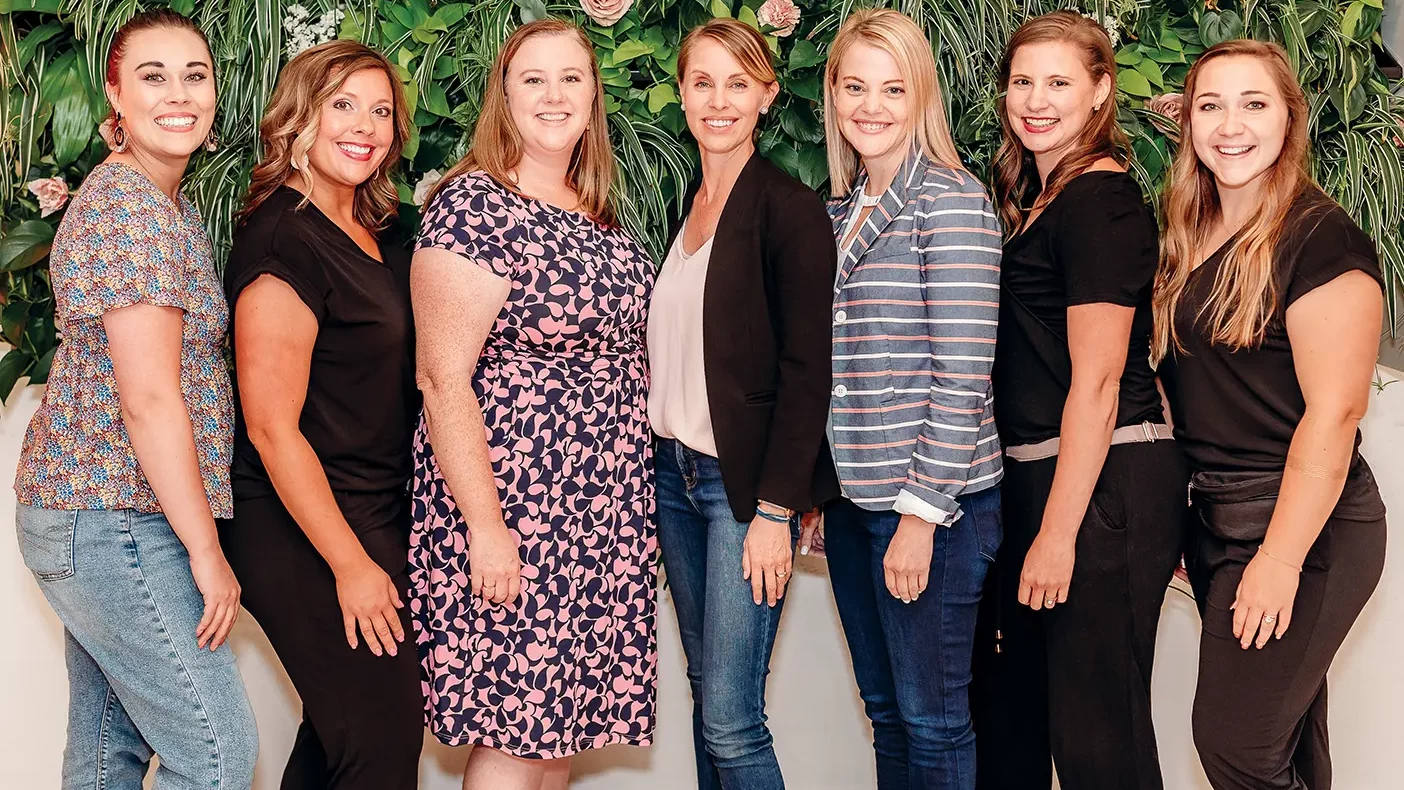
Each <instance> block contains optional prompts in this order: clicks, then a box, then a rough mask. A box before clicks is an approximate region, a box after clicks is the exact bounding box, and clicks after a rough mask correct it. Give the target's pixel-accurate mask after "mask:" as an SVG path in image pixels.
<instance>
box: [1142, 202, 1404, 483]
mask: <svg viewBox="0 0 1404 790" xmlns="http://www.w3.org/2000/svg"><path fill="white" fill-rule="evenodd" d="M1289 216H1290V217H1292V218H1293V219H1292V220H1291V224H1290V225H1289V226H1288V228H1287V229H1286V232H1285V233H1284V234H1283V236H1282V239H1281V241H1280V242H1279V243H1278V248H1277V261H1276V271H1275V273H1274V277H1275V278H1276V281H1275V282H1276V288H1277V293H1278V294H1279V297H1278V304H1277V309H1276V310H1275V311H1274V312H1273V315H1272V317H1271V319H1270V320H1269V321H1268V324H1267V330H1266V333H1265V335H1264V337H1263V341H1262V344H1261V345H1259V346H1258V347H1256V348H1246V349H1240V350H1238V351H1233V350H1231V349H1229V348H1228V347H1227V346H1224V345H1220V344H1215V343H1213V342H1211V340H1210V329H1209V323H1208V321H1209V319H1208V317H1207V316H1200V313H1201V311H1202V309H1203V307H1204V304H1205V302H1206V301H1207V300H1208V297H1209V293H1210V291H1212V290H1213V287H1214V280H1215V277H1216V276H1217V275H1218V272H1219V267H1220V266H1221V265H1222V263H1223V259H1224V255H1225V253H1226V252H1227V251H1228V247H1229V244H1227V243H1226V244H1225V245H1224V246H1223V247H1221V248H1220V249H1219V250H1218V251H1217V252H1215V253H1214V254H1213V255H1211V256H1209V258H1208V259H1206V260H1205V261H1204V263H1203V264H1201V265H1200V267H1199V268H1198V269H1196V270H1195V271H1194V273H1193V274H1191V275H1190V280H1189V283H1188V285H1187V286H1186V289H1185V293H1184V295H1183V296H1182V297H1181V298H1180V302H1179V304H1178V305H1177V306H1176V310H1175V329H1176V332H1177V333H1178V335H1179V341H1180V344H1181V345H1182V346H1183V349H1180V350H1172V353H1171V354H1170V356H1168V357H1167V358H1166V360H1165V362H1164V363H1163V364H1162V365H1161V375H1162V378H1163V379H1164V381H1165V390H1166V396H1167V397H1168V399H1169V401H1170V409H1171V412H1172V413H1173V416H1174V418H1175V437H1176V439H1177V440H1178V441H1179V443H1180V446H1181V447H1182V448H1183V449H1184V451H1185V455H1186V457H1187V458H1188V460H1189V462H1190V465H1191V467H1192V468H1193V469H1195V470H1196V471H1212V472H1221V471H1281V470H1282V468H1283V466H1284V465H1285V464H1286V463H1287V449H1288V447H1289V446H1290V445H1291V443H1292V435H1293V434H1294V433H1295V432H1296V430H1297V423H1299V422H1301V419H1302V415H1303V414H1304V413H1305V412H1306V401H1305V400H1304V398H1303V396H1302V389H1301V385H1300V384H1298V382H1297V371H1296V365H1295V364H1294V362H1293V359H1292V344H1291V341H1290V340H1289V339H1288V336H1287V324H1286V313H1287V308H1289V307H1291V306H1292V305H1293V304H1294V303H1295V302H1296V301H1297V300H1298V299H1300V298H1302V297H1303V296H1305V295H1306V294H1308V293H1310V292H1311V291H1312V290H1314V289H1316V288H1319V287H1321V286H1322V285H1325V284H1326V283H1329V282H1331V281H1332V280H1334V279H1336V278H1337V277H1339V276H1341V275H1342V274H1345V273H1346V272H1350V271H1362V272H1365V273H1366V274H1368V275H1370V276H1371V277H1372V278H1374V279H1375V280H1376V281H1377V282H1381V283H1383V280H1382V279H1381V275H1380V264H1379V259H1378V257H1377V256H1376V253H1375V245H1374V243H1373V242H1372V241H1371V240H1370V237H1369V236H1368V235H1366V234H1365V232H1364V231H1362V230H1361V229H1360V228H1359V226H1357V225H1356V224H1355V222H1354V221H1353V220H1351V218H1350V216H1349V215H1347V214H1346V213H1345V211H1344V210H1343V209H1342V208H1341V207H1340V206H1339V205H1337V204H1336V202H1335V201H1333V200H1331V198H1329V197H1328V196H1326V195H1325V194H1324V193H1322V192H1321V191H1320V190H1318V189H1316V188H1314V187H1313V188H1311V189H1310V190H1309V191H1308V192H1307V193H1306V194H1304V195H1303V196H1302V197H1299V198H1298V199H1297V201H1296V203H1295V204H1294V205H1293V207H1292V209H1291V213H1290V214H1289ZM1355 441H1356V446H1357V447H1359V444H1360V436H1359V433H1358V432H1357V434H1356V440H1355Z"/></svg>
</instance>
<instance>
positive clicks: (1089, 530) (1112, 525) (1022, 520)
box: [970, 441, 1189, 790]
mask: <svg viewBox="0 0 1404 790" xmlns="http://www.w3.org/2000/svg"><path fill="white" fill-rule="evenodd" d="M1055 465H1056V459H1053V458H1049V459H1045V460H1041V461H1031V462H1027V463H1024V462H1019V461H1008V462H1006V464H1005V467H1004V482H1003V484H1002V485H1003V488H1004V544H1003V546H1001V547H1000V551H999V555H998V557H997V558H996V561H995V568H994V573H992V574H991V575H990V578H989V580H988V581H987V583H986V585H985V594H984V598H983V599H982V600H981V603H980V608H981V610H980V621H979V624H978V626H977V628H976V639H975V660H974V682H973V684H972V685H971V694H970V703H971V709H972V713H973V717H974V723H975V736H976V738H975V745H976V752H977V761H978V762H977V769H976V784H977V786H978V787H979V788H980V790H1044V788H1048V787H1049V786H1051V784H1052V781H1053V779H1052V764H1054V763H1055V764H1056V766H1057V771H1058V781H1059V784H1060V785H1061V786H1062V788H1063V790H1159V788H1161V787H1162V783H1161V777H1160V762H1159V757H1158V754H1157V752H1156V745H1155V732H1154V729H1153V725H1152V723H1151V709H1150V690H1151V665H1152V663H1153V661H1154V658H1155V634H1156V629H1157V627H1158V626H1159V623H1160V607H1161V603H1162V602H1163V601H1164V599H1165V588H1166V585H1168V584H1169V583H1170V577H1171V575H1172V574H1174V572H1175V566H1176V564H1177V563H1178V562H1179V558H1180V551H1181V547H1182V544H1183V540H1182V535H1183V525H1184V519H1185V510H1186V496H1185V492H1186V483H1187V481H1188V476H1189V475H1188V471H1187V470H1186V468H1185V464H1184V459H1183V458H1182V457H1181V455H1180V450H1179V448H1178V447H1177V446H1176V445H1175V444H1174V443H1173V442H1168V441H1165V442H1156V443H1154V444H1150V443H1139V444H1126V445H1116V446H1113V447H1112V448H1111V450H1110V451H1109V452H1108V454H1107V460H1106V463H1105V464H1104V465H1103V467H1102V474H1101V477H1100V478H1099V479H1098V481H1097V487H1096V489H1095V490H1094V492H1093V494H1092V501H1091V504H1089V506H1088V508H1087V515H1086V517H1085V518H1084V519H1083V521H1082V526H1081V528H1080V529H1079V530H1078V534H1077V559H1076V563H1075V565H1074V567H1073V576H1072V584H1071V586H1070V587H1069V589H1068V600H1067V602H1066V603H1062V604H1059V605H1058V606H1057V607H1056V608H1054V609H1052V610H1043V611H1038V612H1035V611H1033V610H1032V609H1030V608H1028V607H1027V606H1022V605H1020V604H1019V601H1018V594H1019V574H1020V572H1021V571H1022V569H1023V564H1024V556H1025V555H1026V554H1027V553H1028V550H1029V546H1030V545H1031V544H1032V543H1033V539H1034V537H1035V536H1036V535H1037V534H1038V530H1039V527H1040V525H1041V524H1042V521H1043V510H1044V506H1045V505H1046V504H1047V502H1048V493H1049V491H1050V490H1051V489H1052V486H1053V471H1054V468H1055ZM1050 758H1051V760H1050Z"/></svg>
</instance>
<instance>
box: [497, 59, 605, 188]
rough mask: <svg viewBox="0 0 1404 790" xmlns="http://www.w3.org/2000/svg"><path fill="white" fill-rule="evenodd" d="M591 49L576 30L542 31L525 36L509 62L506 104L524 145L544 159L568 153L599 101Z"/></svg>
mask: <svg viewBox="0 0 1404 790" xmlns="http://www.w3.org/2000/svg"><path fill="white" fill-rule="evenodd" d="M595 91H596V86H595V81H594V76H593V69H592V68H591V66H590V53H588V52H586V51H585V50H584V48H582V47H581V46H580V43H579V42H578V41H576V40H575V38H574V37H573V36H568V35H565V34H542V35H536V36H532V37H531V38H528V39H527V40H526V41H524V42H522V46H521V48H520V49H518V50H517V52H516V54H515V55H513V57H512V61H511V62H510V63H508V64H507V78H506V92H507V109H508V111H509V112H510V113H511V115H512V122H513V123H514V124H515V125H516V127H517V132H518V133H519V134H520V135H521V137H522V146H523V148H524V149H525V150H526V153H527V154H529V155H531V156H532V158H534V159H538V160H541V161H549V160H552V159H559V158H561V157H562V156H564V157H565V158H567V159H568V158H569V157H570V155H571V153H572V152H573V151H574V150H575V145H576V143H578V142H580V136H581V135H583V134H584V133H585V127H586V126H587V125H588V124H589V123H590V112H591V110H592V109H593V108H594V105H595Z"/></svg>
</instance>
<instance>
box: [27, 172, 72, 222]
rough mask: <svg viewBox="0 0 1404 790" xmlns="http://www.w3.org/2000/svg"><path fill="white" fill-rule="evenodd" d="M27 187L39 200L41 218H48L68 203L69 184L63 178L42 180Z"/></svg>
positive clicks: (32, 182)
mask: <svg viewBox="0 0 1404 790" xmlns="http://www.w3.org/2000/svg"><path fill="white" fill-rule="evenodd" d="M25 186H27V187H29V191H30V192H33V193H34V196H35V197H37V198H39V216H41V217H47V216H49V215H50V214H52V213H54V212H55V211H58V210H59V209H61V208H63V204H65V203H67V202H68V182H67V181H64V180H63V176H54V177H53V178H41V179H39V180H37V181H30V182H29V183H28V184H26V185H25Z"/></svg>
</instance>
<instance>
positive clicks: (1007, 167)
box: [994, 11, 1130, 236]
mask: <svg viewBox="0 0 1404 790" xmlns="http://www.w3.org/2000/svg"><path fill="white" fill-rule="evenodd" d="M1045 42H1058V43H1063V44H1070V45H1072V46H1073V47H1074V48H1076V49H1077V51H1078V53H1079V54H1081V55H1082V63H1083V65H1084V66H1085V67H1086V68H1087V71H1088V73H1089V74H1091V75H1092V81H1093V82H1094V83H1096V82H1100V81H1101V80H1102V77H1103V76H1105V77H1107V79H1109V80H1110V81H1111V86H1112V87H1111V92H1110V93H1108V94H1107V99H1106V101H1104V102H1102V106H1101V107H1099V108H1097V109H1096V110H1094V111H1093V113H1092V117H1091V118H1089V119H1087V124H1086V125H1085V126H1083V127H1082V130H1081V131H1080V132H1079V133H1078V136H1077V140H1076V142H1075V144H1074V146H1073V148H1072V150H1071V151H1069V152H1068V153H1067V155H1066V156H1064V157H1063V158H1062V159H1061V160H1059V161H1058V164H1057V165H1056V166H1055V167H1054V168H1053V171H1052V172H1050V173H1049V174H1048V183H1047V184H1045V185H1044V187H1043V191H1042V192H1040V193H1039V196H1038V199H1037V200H1036V201H1035V202H1034V204H1033V206H1032V207H1031V211H1032V210H1037V209H1040V208H1043V207H1044V206H1046V205H1048V203H1049V202H1050V201H1052V200H1053V198H1055V197H1057V196H1058V193H1059V192H1061V191H1062V190H1063V187H1064V186H1065V185H1066V184H1067V183H1068V182H1069V181H1071V180H1072V179H1073V178H1075V177H1077V176H1079V175H1081V174H1082V172H1083V171H1084V170H1086V169H1087V168H1089V167H1091V166H1092V164H1093V163H1095V162H1096V161H1097V160H1098V159H1102V158H1105V157H1110V158H1112V159H1115V160H1116V161H1118V162H1122V163H1124V162H1125V161H1126V159H1127V152H1128V151H1129V149H1130V144H1129V143H1128V142H1127V139H1126V134H1125V132H1123V131H1121V127H1119V126H1117V125H1116V53H1115V51H1113V50H1112V45H1111V39H1109V38H1107V31H1106V30H1104V29H1102V26H1101V25H1099V24H1097V23H1096V22H1093V21H1092V20H1090V19H1088V18H1086V17H1084V16H1082V15H1081V14H1079V13H1077V12H1076V11H1054V12H1053V13H1051V14H1044V15H1043V16H1037V17H1034V18H1033V19H1030V20H1029V21H1027V22H1025V23H1024V24H1022V25H1020V26H1019V29H1018V30H1016V31H1014V35H1013V36H1010V38H1009V45H1008V46H1006V47H1005V49H1004V60H1003V61H1001V62H1000V66H999V89H1000V96H999V125H1000V127H1001V128H1002V129H1003V130H1004V141H1003V142H1002V143H1000V146H999V153H997V154H995V161H994V193H995V205H996V206H998V209H999V218H1000V220H1001V221H1002V222H1003V223H1004V233H1005V235H1006V236H1013V235H1015V234H1017V233H1018V232H1019V230H1020V228H1021V227H1022V226H1023V224H1024V210H1023V207H1024V202H1025V201H1026V200H1027V198H1028V195H1029V190H1031V189H1033V188H1034V186H1035V185H1036V184H1037V183H1038V169H1037V167H1035V165H1034V158H1033V154H1031V153H1030V152H1029V151H1028V149H1026V148H1024V144H1023V143H1022V142H1020V141H1019V138H1018V136H1017V135H1015V134H1014V127H1013V126H1012V125H1010V123H1009V109H1008V98H1007V96H1008V92H1009V76H1010V70H1011V68H1012V67H1013V63H1014V53H1016V52H1018V51H1019V47H1022V46H1024V45H1026V44H1042V43H1045Z"/></svg>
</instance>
